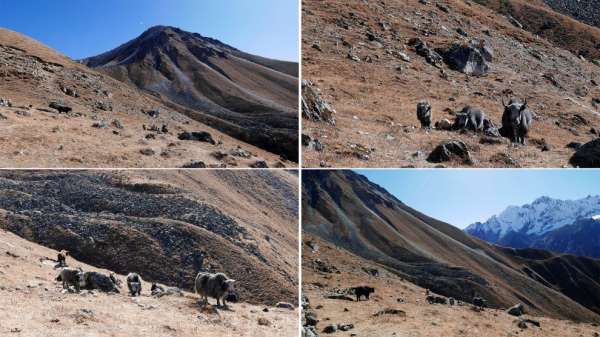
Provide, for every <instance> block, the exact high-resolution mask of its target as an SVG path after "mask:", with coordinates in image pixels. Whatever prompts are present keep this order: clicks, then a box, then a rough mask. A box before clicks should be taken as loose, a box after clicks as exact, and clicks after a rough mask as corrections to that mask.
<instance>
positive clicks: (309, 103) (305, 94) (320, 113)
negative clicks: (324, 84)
mask: <svg viewBox="0 0 600 337" xmlns="http://www.w3.org/2000/svg"><path fill="white" fill-rule="evenodd" d="M334 114H335V109H334V108H333V107H332V106H331V105H329V103H327V102H326V101H325V100H323V98H322V97H321V92H320V90H319V88H317V87H316V86H315V85H314V84H313V83H312V82H311V81H309V80H302V117H304V118H307V119H310V120H313V121H323V122H327V123H329V124H332V125H335V116H334Z"/></svg>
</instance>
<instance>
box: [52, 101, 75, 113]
mask: <svg viewBox="0 0 600 337" xmlns="http://www.w3.org/2000/svg"><path fill="white" fill-rule="evenodd" d="M49 107H51V108H52V109H55V110H56V111H58V112H59V113H69V112H71V111H73V108H71V107H70V106H68V105H66V104H64V103H62V102H50V105H49Z"/></svg>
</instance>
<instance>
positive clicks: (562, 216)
mask: <svg viewBox="0 0 600 337" xmlns="http://www.w3.org/2000/svg"><path fill="white" fill-rule="evenodd" d="M465 232H467V233H469V234H471V235H473V236H476V237H478V238H480V239H483V240H485V241H488V242H491V243H494V244H498V245H502V246H508V247H513V248H541V249H546V250H551V251H556V252H562V253H569V254H575V255H581V256H589V257H594V258H600V196H588V197H586V198H583V199H579V200H559V199H552V198H549V197H541V198H538V199H536V200H535V201H534V202H532V203H531V204H526V205H523V206H510V207H508V208H506V210H504V211H503V212H502V213H500V214H498V215H494V216H492V217H491V218H490V219H488V220H487V221H485V222H476V223H474V224H471V225H469V226H468V227H467V228H465Z"/></svg>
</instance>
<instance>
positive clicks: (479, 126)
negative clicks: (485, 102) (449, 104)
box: [452, 105, 487, 132]
mask: <svg viewBox="0 0 600 337" xmlns="http://www.w3.org/2000/svg"><path fill="white" fill-rule="evenodd" d="M486 120H487V118H486V117H485V114H484V113H483V111H481V109H479V108H476V107H472V106H468V105H467V106H466V107H464V108H463V109H462V111H461V112H459V113H457V114H456V119H455V120H454V125H453V126H452V128H453V129H454V130H471V131H475V132H478V131H483V130H484V128H485V127H486V125H485V123H486Z"/></svg>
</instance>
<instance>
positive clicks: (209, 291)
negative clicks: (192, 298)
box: [194, 272, 235, 307]
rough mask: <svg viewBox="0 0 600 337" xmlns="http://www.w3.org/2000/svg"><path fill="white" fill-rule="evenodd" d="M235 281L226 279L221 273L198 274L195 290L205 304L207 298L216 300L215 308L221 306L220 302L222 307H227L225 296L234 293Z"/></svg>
mask: <svg viewBox="0 0 600 337" xmlns="http://www.w3.org/2000/svg"><path fill="white" fill-rule="evenodd" d="M234 283H235V280H232V279H230V278H228V277H227V276H226V275H225V274H223V273H216V274H212V273H208V272H199V273H198V275H197V276H196V282H195V287H194V288H195V290H196V293H197V294H198V295H200V296H201V297H202V298H203V299H204V302H205V303H208V297H212V298H215V299H216V300H217V306H221V300H222V301H223V306H224V307H227V302H226V299H225V298H226V296H227V295H228V294H229V293H232V292H234V291H235V289H234V286H233V285H234Z"/></svg>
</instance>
